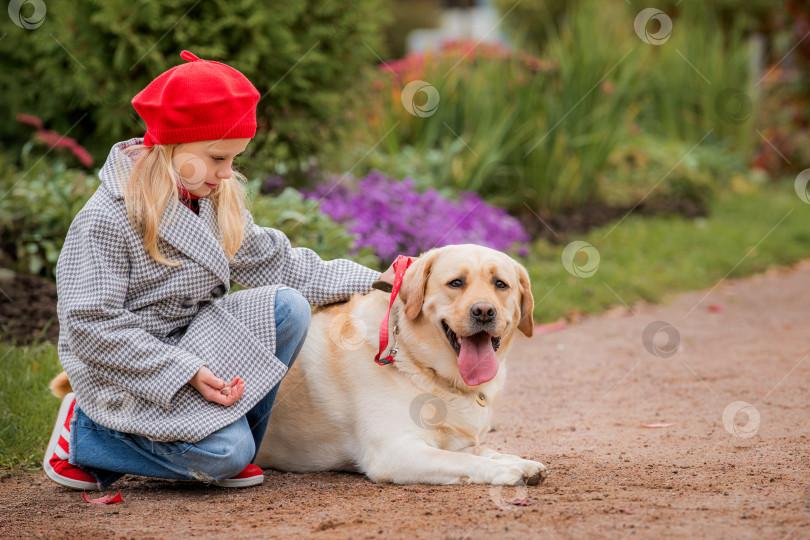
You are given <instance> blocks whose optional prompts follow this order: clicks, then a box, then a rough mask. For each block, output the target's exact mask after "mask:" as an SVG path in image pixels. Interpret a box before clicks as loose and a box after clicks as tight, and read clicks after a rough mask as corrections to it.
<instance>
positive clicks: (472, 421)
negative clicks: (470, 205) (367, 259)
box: [51, 244, 547, 485]
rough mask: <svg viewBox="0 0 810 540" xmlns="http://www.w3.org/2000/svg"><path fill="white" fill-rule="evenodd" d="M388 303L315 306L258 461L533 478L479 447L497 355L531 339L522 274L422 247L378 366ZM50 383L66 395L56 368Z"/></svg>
mask: <svg viewBox="0 0 810 540" xmlns="http://www.w3.org/2000/svg"><path fill="white" fill-rule="evenodd" d="M390 298H391V295H390V294H389V293H386V292H383V291H379V290H373V291H372V292H370V293H368V294H366V295H354V296H353V297H352V298H351V299H350V300H349V301H347V302H344V303H340V304H332V305H329V306H325V307H321V308H318V309H316V311H315V312H314V313H313V316H312V325H311V327H310V330H309V333H308V335H307V339H306V341H305V343H304V346H303V348H302V350H301V353H300V355H299V356H298V358H297V359H296V361H295V362H294V363H293V366H292V367H291V368H290V371H289V372H288V373H287V375H286V376H285V377H284V379H283V380H282V382H281V387H280V388H279V391H278V395H277V396H276V401H275V404H274V406H273V410H272V413H271V415H270V422H269V425H268V427H267V431H266V433H265V437H264V440H263V442H262V444H261V447H260V448H259V451H258V454H257V457H256V461H255V463H256V465H258V466H259V467H263V468H268V467H270V468H274V469H278V470H282V471H291V472H311V471H351V472H359V473H363V474H365V475H366V476H367V477H368V478H369V479H371V480H372V481H374V482H389V483H395V484H422V483H423V484H468V483H475V484H492V485H537V484H538V483H540V482H542V481H543V480H544V479H545V478H546V476H547V469H546V467H545V466H544V465H543V464H542V463H539V462H537V461H532V460H528V459H523V458H521V457H518V456H515V455H511V454H501V453H499V452H495V451H493V450H490V449H487V448H485V447H483V446H482V443H483V440H484V437H485V436H486V434H487V432H488V431H489V430H490V424H491V422H492V416H493V413H494V407H495V405H496V404H497V402H498V399H499V398H500V396H501V393H502V392H503V386H504V381H505V379H506V365H505V357H506V354H507V352H508V351H509V348H510V346H511V345H512V343H513V340H514V338H515V336H516V334H517V332H518V331H520V332H522V333H523V334H525V335H526V336H527V337H531V335H532V329H533V320H532V310H533V308H534V300H533V298H532V293H531V289H530V286H529V276H528V273H527V272H526V269H525V268H523V266H521V265H520V264H518V263H517V262H515V261H514V260H513V259H512V258H510V257H509V256H507V255H505V254H503V253H501V252H498V251H495V250H492V249H489V248H485V247H482V246H477V245H472V244H465V245H453V246H445V247H442V248H435V249H432V250H430V251H427V252H425V253H423V254H422V255H421V256H420V257H419V258H418V259H416V260H415V261H414V263H413V264H412V265H411V266H410V267H409V268H408V270H407V272H406V273H405V276H404V278H403V284H402V288H401V289H400V291H399V294H398V296H397V297H396V299H395V301H394V303H393V306H391V313H390V318H389V325H388V333H389V344H391V345H390V347H389V348H388V349H387V350H386V351H384V354H383V356H385V355H386V354H388V353H393V354H394V361H393V362H391V363H390V364H388V365H379V364H377V363H376V362H375V361H374V356H375V354H376V353H377V352H378V348H379V342H380V339H379V332H380V323H381V322H382V320H383V317H384V316H385V314H386V311H387V310H388V309H389V303H390ZM391 349H396V350H395V351H392V350H391ZM51 388H52V389H53V391H54V393H56V394H57V395H64V394H65V393H67V392H68V391H70V390H69V383H68V381H67V377H65V375H64V373H63V374H61V375H59V376H57V378H56V379H54V381H53V382H52V384H51Z"/></svg>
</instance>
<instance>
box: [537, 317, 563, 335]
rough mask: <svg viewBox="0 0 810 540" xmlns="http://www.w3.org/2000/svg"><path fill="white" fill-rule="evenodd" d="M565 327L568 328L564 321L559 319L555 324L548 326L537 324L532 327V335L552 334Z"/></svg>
mask: <svg viewBox="0 0 810 540" xmlns="http://www.w3.org/2000/svg"><path fill="white" fill-rule="evenodd" d="M566 326H568V323H567V322H566V321H565V319H561V320H559V321H557V322H553V323H548V324H538V325H537V326H535V327H534V333H535V334H540V335H543V334H550V333H552V332H557V331H559V330H562V329H563V328H565V327H566Z"/></svg>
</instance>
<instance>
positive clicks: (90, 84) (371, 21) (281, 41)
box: [0, 0, 388, 173]
mask: <svg viewBox="0 0 810 540" xmlns="http://www.w3.org/2000/svg"><path fill="white" fill-rule="evenodd" d="M26 6H27V7H26ZM26 6H23V8H24V9H26V10H27V9H29V8H31V4H30V3H29V4H27V5H26ZM386 7H387V2H385V1H384V0H356V1H354V2H351V3H349V2H344V1H342V0H289V1H287V2H262V1H259V0H235V1H226V0H211V1H206V2H192V1H191V0H142V1H138V2H132V1H129V0H103V1H102V0H76V1H74V2H47V14H46V16H45V19H44V21H43V23H42V25H41V26H40V27H38V28H36V29H32V30H25V29H23V28H19V27H18V26H16V25H15V24H14V23H13V22H12V21H11V19H10V17H0V35H2V36H4V37H3V38H2V39H0V56H2V58H3V69H2V70H0V87H2V88H3V89H4V90H3V99H2V100H0V116H2V117H3V118H7V119H8V118H13V117H14V114H16V113H29V114H33V115H36V116H38V117H40V118H42V119H43V120H44V121H45V124H46V125H47V126H49V127H50V128H51V129H55V130H57V131H60V132H61V133H66V134H67V135H69V136H71V137H73V138H75V139H77V140H78V141H79V142H80V143H81V144H82V145H84V146H85V147H87V148H88V149H89V150H90V151H91V153H92V154H93V155H94V156H95V157H96V159H97V160H98V161H101V160H103V158H105V157H106V155H107V152H108V150H109V148H110V146H111V145H112V144H114V143H115V142H117V141H119V140H123V139H127V138H129V137H132V136H140V135H143V133H144V125H143V123H142V122H141V121H140V119H139V118H138V117H137V115H136V113H135V110H134V109H133V107H132V105H131V104H130V100H131V99H132V97H133V96H134V95H135V94H136V93H137V92H139V91H140V90H141V89H142V88H144V87H145V86H146V85H147V84H148V83H149V82H150V81H151V80H152V79H154V78H155V77H156V76H158V75H159V74H160V73H162V72H163V71H165V70H166V69H168V68H170V67H172V66H175V65H178V64H180V63H182V60H181V59H180V57H179V53H180V51H182V50H183V49H189V50H191V51H192V52H194V53H195V54H196V55H197V56H199V57H201V58H205V59H210V60H218V61H222V62H225V63H228V64H231V65H233V66H235V67H236V68H238V69H239V70H240V71H242V72H243V73H244V74H245V75H246V76H247V77H248V78H249V79H250V80H251V81H252V82H253V84H254V85H255V86H256V87H257V88H258V90H259V92H261V94H262V95H263V96H264V97H263V99H262V100H261V101H260V103H259V109H258V116H259V131H258V133H257V137H256V140H255V141H254V142H253V143H252V144H251V147H250V149H249V151H248V153H247V156H246V158H247V159H246V161H247V162H248V163H250V164H251V167H255V168H256V169H257V170H259V171H269V170H271V169H273V168H274V167H276V166H279V165H281V164H283V165H284V166H286V168H287V169H289V170H291V171H292V172H293V173H294V172H295V171H297V170H298V168H299V163H301V162H302V161H305V160H307V159H308V158H309V157H310V156H312V155H317V154H320V153H321V152H324V151H328V150H329V149H330V148H333V147H334V146H335V143H337V142H339V141H340V140H342V139H341V133H342V130H343V126H344V125H345V124H346V122H347V121H348V120H350V119H351V117H352V111H353V105H354V103H356V98H357V92H355V91H354V89H355V88H357V87H358V85H361V84H362V81H363V80H364V77H365V76H366V75H367V73H365V71H366V68H367V66H369V65H371V64H373V63H375V62H376V61H377V60H376V57H375V54H374V52H372V50H374V51H376V52H377V54H380V55H385V51H384V48H383V46H382V31H381V27H382V25H383V24H384V23H385V22H386V21H387V20H388V10H387V9H386ZM23 15H30V13H29V12H27V11H25V12H24V13H23ZM27 134H28V130H27V129H25V128H24V127H21V126H17V125H15V124H14V123H13V122H3V123H2V124H0V144H2V146H3V147H4V148H6V149H7V150H8V151H9V152H10V154H11V155H18V152H19V149H20V147H21V146H22V142H23V141H24V140H25V139H26V138H27Z"/></svg>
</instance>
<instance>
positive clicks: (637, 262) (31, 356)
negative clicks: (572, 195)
mask: <svg viewBox="0 0 810 540" xmlns="http://www.w3.org/2000/svg"><path fill="white" fill-rule="evenodd" d="M786 215H787V217H785V216H786ZM783 218H784V220H783V221H782V222H781V224H780V225H779V226H777V227H776V228H774V226H775V225H776V224H777V223H779V221H780V220H782V219H783ZM614 225H615V223H612V224H609V225H606V226H604V227H602V228H599V229H595V230H592V231H590V232H589V233H587V234H585V235H583V236H581V237H578V238H571V240H574V239H578V240H584V241H586V242H588V243H590V244H592V245H593V246H594V247H596V249H597V250H598V251H599V254H600V258H601V264H600V266H599V269H598V270H597V272H596V274H594V275H593V277H590V278H587V279H582V278H575V277H573V276H571V275H570V274H569V273H568V272H567V271H566V270H565V269H564V268H563V266H562V263H561V255H562V250H563V247H564V246H562V245H559V246H552V245H550V244H549V243H547V242H545V241H538V242H536V243H535V244H534V246H533V249H532V252H531V254H530V256H529V257H528V258H527V260H525V261H524V262H525V263H526V264H527V266H528V268H529V271H530V274H531V277H532V289H533V291H534V296H535V300H536V302H537V305H536V308H535V317H536V320H537V321H538V322H548V321H553V320H557V319H559V318H560V317H562V316H564V315H565V314H567V313H569V312H570V311H572V310H579V311H582V312H589V313H597V312H599V311H602V310H605V309H607V308H609V307H612V306H616V305H621V304H622V302H626V303H627V304H629V305H632V304H633V303H635V302H637V301H639V300H646V301H649V302H662V301H666V300H667V299H668V298H669V297H670V296H671V295H674V294H676V293H679V292H683V291H689V290H694V289H708V288H711V287H713V286H714V285H715V284H716V283H717V282H718V281H719V280H720V279H722V278H723V277H724V276H726V274H729V272H730V271H731V270H732V268H734V271H731V273H730V274H729V276H728V277H729V278H734V277H741V276H746V275H750V274H753V273H756V272H761V271H763V270H765V269H767V268H768V267H771V266H774V265H784V264H790V263H793V262H796V261H798V260H800V259H803V258H807V257H810V205H806V204H804V203H802V202H801V201H800V200H799V199H798V198H797V197H796V195H795V193H794V191H793V183H792V181H791V182H788V181H783V182H781V183H779V184H778V185H775V186H771V187H768V188H762V189H760V190H759V191H758V192H756V193H747V194H744V193H726V194H723V195H721V196H720V197H719V198H718V199H717V200H715V201H714V203H713V205H712V208H711V214H710V216H709V217H708V218H707V219H698V220H683V219H679V218H672V217H653V218H641V217H638V216H630V217H628V218H627V219H625V220H624V221H622V222H621V223H620V224H619V225H618V226H616V227H615V228H614V229H613V230H612V231H611V228H613V226H614ZM772 229H773V230H772ZM609 231H610V232H609ZM769 231H771V232H770V234H768V233H769ZM608 232H609V234H608ZM766 235H767V237H766ZM763 238H764V240H763ZM757 244H759V245H758V246H757V248H756V249H754V250H752V249H751V248H753V247H754V246H756V245H757ZM746 255H747V256H746ZM740 261H742V262H740ZM735 266H736V268H735ZM606 285H607V286H609V287H610V289H613V291H615V293H616V295H618V296H619V297H620V298H621V300H619V299H618V298H617V297H616V295H614V294H613V292H611V290H610V289H609V288H608V287H607V286H606ZM552 289H553V290H552ZM550 290H551V292H550V293H549V291H550ZM547 293H549V294H548V295H546V294H547ZM544 296H545V298H543V297H544ZM0 365H2V366H3V369H2V371H1V372H0V467H22V468H34V467H38V466H39V462H40V460H41V459H42V455H43V453H44V451H45V446H46V445H47V442H48V437H49V435H50V432H51V429H52V427H53V422H54V420H55V418H56V412H57V409H58V407H59V400H57V399H56V398H54V397H53V396H52V395H51V394H50V391H49V390H48V382H49V381H50V379H51V378H52V377H53V376H55V375H56V374H57V373H58V372H59V371H60V369H61V368H60V366H59V361H58V359H57V352H56V347H55V346H54V345H52V344H50V343H44V344H41V345H39V346H32V347H11V346H8V345H0Z"/></svg>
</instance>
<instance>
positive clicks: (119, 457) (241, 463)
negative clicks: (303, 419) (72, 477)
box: [70, 288, 311, 488]
mask: <svg viewBox="0 0 810 540" xmlns="http://www.w3.org/2000/svg"><path fill="white" fill-rule="evenodd" d="M310 316H311V308H310V305H309V302H307V300H306V299H305V298H304V297H303V296H302V295H301V293H299V292H298V291H295V290H293V289H289V288H285V289H280V290H279V291H277V292H276V305H275V318H276V321H275V322H276V357H277V358H278V359H279V360H281V361H282V362H284V363H285V364H286V365H287V366H288V367H291V366H292V364H293V362H294V361H295V358H296V357H297V356H298V353H299V352H300V351H301V347H302V346H303V345H304V340H305V338H306V335H307V331H308V330H309V324H310ZM280 385H281V382H279V383H278V384H277V385H276V386H275V387H274V388H273V389H272V390H270V392H268V393H267V395H266V396H265V397H264V398H262V399H261V400H259V402H258V403H257V404H256V405H255V406H254V407H253V408H252V409H251V410H250V411H248V413H247V414H246V415H245V416H243V417H242V418H240V419H239V420H237V421H236V422H234V423H233V424H230V425H228V426H225V427H224V428H222V429H220V430H218V431H215V432H214V433H212V434H211V435H208V436H207V437H205V438H204V439H202V440H200V441H198V442H196V443H194V444H191V443H186V442H182V441H175V442H156V441H152V440H150V439H148V438H146V437H143V436H141V435H134V434H132V433H122V432H120V431H115V430H113V429H109V428H106V427H104V426H102V425H100V424H97V423H95V422H94V421H92V420H91V419H90V418H88V417H87V415H85V414H84V413H83V412H82V411H81V410H80V409H79V407H78V406H77V407H75V408H74V414H73V420H72V423H71V430H70V433H71V440H70V463H71V464H73V465H77V466H79V467H80V468H82V469H84V470H86V471H88V472H90V473H91V474H93V476H95V477H96V480H98V482H99V484H100V485H101V487H102V488H105V487H107V486H109V485H110V484H112V483H113V482H115V481H116V480H118V479H119V478H120V477H121V476H123V475H124V474H136V475H140V476H151V477H155V478H169V479H174V480H202V481H205V482H213V481H219V480H222V479H224V478H229V477H231V476H234V475H236V474H239V473H240V472H242V470H243V469H244V468H245V467H246V466H247V465H248V464H249V463H252V462H253V460H254V459H255V458H256V454H257V452H258V451H259V446H260V445H261V442H262V438H263V437H264V432H265V430H266V429H267V423H268V422H269V419H270V410H271V409H272V408H273V402H274V401H275V399H276V393H277V392H278V388H279V386H280Z"/></svg>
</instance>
